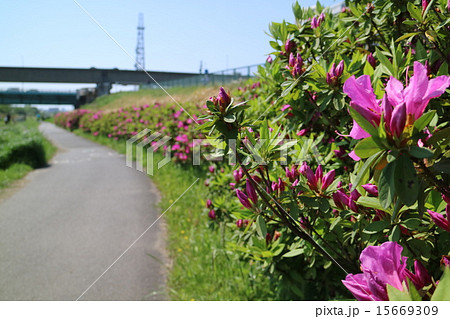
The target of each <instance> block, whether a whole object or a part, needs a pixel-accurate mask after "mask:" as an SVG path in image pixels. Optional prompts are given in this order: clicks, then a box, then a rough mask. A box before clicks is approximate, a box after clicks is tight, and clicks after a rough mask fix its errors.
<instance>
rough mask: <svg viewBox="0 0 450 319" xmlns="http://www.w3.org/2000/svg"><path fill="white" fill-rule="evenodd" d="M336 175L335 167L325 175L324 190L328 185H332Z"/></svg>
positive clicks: (323, 180)
mask: <svg viewBox="0 0 450 319" xmlns="http://www.w3.org/2000/svg"><path fill="white" fill-rule="evenodd" d="M335 175H336V171H335V170H334V169H333V170H331V171H329V172H328V173H326V174H325V176H324V177H323V179H322V191H323V192H324V191H326V190H327V188H328V186H330V185H331V183H333V181H334V177H335Z"/></svg>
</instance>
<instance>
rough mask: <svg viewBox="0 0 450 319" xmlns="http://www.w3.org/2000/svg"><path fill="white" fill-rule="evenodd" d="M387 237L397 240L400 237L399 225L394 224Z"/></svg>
mask: <svg viewBox="0 0 450 319" xmlns="http://www.w3.org/2000/svg"><path fill="white" fill-rule="evenodd" d="M388 239H389V240H390V241H394V242H397V241H398V240H399V239H400V227H399V226H398V225H395V226H394V227H393V228H392V230H391V231H390V233H389V237H388Z"/></svg>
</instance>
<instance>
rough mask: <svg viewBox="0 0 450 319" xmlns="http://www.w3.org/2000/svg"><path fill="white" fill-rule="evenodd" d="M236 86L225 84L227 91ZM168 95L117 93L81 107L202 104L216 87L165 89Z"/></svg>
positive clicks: (105, 108) (110, 107) (162, 92)
mask: <svg viewBox="0 0 450 319" xmlns="http://www.w3.org/2000/svg"><path fill="white" fill-rule="evenodd" d="M237 86H238V84H237V83H234V84H230V85H228V84H227V89H233V88H235V87H237ZM167 92H168V93H169V94H170V96H171V97H170V96H168V95H167V94H166V93H165V92H164V91H163V90H161V89H153V90H141V91H135V92H119V93H114V94H110V95H105V96H101V97H99V98H97V99H96V100H95V101H94V102H92V103H91V104H88V105H85V106H83V108H88V109H92V110H117V109H119V108H121V107H127V106H140V105H145V104H154V103H161V104H170V105H173V104H176V103H175V102H174V100H175V101H176V102H177V103H181V104H182V103H199V104H200V103H204V102H205V97H206V98H207V97H209V96H213V95H217V92H218V89H217V87H216V86H206V87H200V88H198V87H181V88H170V89H167ZM172 98H173V99H172Z"/></svg>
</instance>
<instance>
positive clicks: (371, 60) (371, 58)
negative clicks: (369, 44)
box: [366, 52, 377, 69]
mask: <svg viewBox="0 0 450 319" xmlns="http://www.w3.org/2000/svg"><path fill="white" fill-rule="evenodd" d="M366 60H367V62H369V64H370V65H371V66H372V68H374V69H375V67H376V66H377V61H376V60H375V58H374V56H373V54H372V52H371V53H369V54H368V55H367V57H366Z"/></svg>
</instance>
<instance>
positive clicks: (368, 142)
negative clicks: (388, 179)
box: [354, 137, 380, 158]
mask: <svg viewBox="0 0 450 319" xmlns="http://www.w3.org/2000/svg"><path fill="white" fill-rule="evenodd" d="M354 151H355V153H356V155H358V156H359V157H360V158H368V157H370V156H372V155H373V154H376V153H378V152H379V151H380V148H379V147H378V145H377V143H375V141H374V140H373V138H372V137H367V138H365V139H363V140H361V141H359V142H358V144H356V146H355V149H354Z"/></svg>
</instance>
